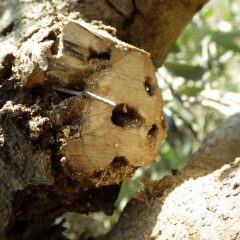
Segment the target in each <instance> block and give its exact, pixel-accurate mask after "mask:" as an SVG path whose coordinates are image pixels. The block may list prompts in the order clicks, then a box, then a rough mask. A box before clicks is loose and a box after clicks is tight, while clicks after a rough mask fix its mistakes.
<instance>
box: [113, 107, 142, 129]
mask: <svg viewBox="0 0 240 240" xmlns="http://www.w3.org/2000/svg"><path fill="white" fill-rule="evenodd" d="M111 120H112V123H113V124H115V125H117V126H119V127H139V126H141V125H142V123H143V122H144V120H143V118H142V117H141V116H140V115H139V113H138V112H137V110H136V109H135V108H133V107H129V106H128V105H127V104H119V105H117V106H116V107H115V108H114V110H113V111H112V117H111Z"/></svg>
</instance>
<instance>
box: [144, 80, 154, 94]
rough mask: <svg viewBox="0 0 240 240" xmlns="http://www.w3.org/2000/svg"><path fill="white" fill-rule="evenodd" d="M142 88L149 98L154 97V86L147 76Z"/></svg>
mask: <svg viewBox="0 0 240 240" xmlns="http://www.w3.org/2000/svg"><path fill="white" fill-rule="evenodd" d="M144 87H145V90H146V92H147V94H148V95H149V96H151V97H152V96H154V95H155V91H156V86H155V84H154V83H153V81H152V79H151V78H150V77H149V76H147V77H145V82H144Z"/></svg>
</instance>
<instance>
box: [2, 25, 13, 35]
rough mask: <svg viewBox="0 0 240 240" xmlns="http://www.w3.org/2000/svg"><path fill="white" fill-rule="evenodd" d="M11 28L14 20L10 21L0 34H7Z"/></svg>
mask: <svg viewBox="0 0 240 240" xmlns="http://www.w3.org/2000/svg"><path fill="white" fill-rule="evenodd" d="M13 29H14V22H11V23H9V24H8V25H7V26H6V27H5V28H4V29H3V30H2V31H1V32H0V34H1V35H2V36H7V35H8V34H9V33H11V32H12V31H13Z"/></svg>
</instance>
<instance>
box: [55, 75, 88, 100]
mask: <svg viewBox="0 0 240 240" xmlns="http://www.w3.org/2000/svg"><path fill="white" fill-rule="evenodd" d="M66 89H70V90H74V91H78V92H79V93H81V92H83V91H84V90H85V89H86V82H85V81H83V80H78V81H75V82H74V81H73V82H72V83H71V84H70V85H69V86H67V88H66ZM57 93H58V96H59V97H60V98H61V99H62V100H65V99H67V98H70V97H73V96H74V95H73V94H72V93H68V92H67V91H66V92H64V91H57Z"/></svg>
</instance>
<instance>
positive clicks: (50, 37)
mask: <svg viewBox="0 0 240 240" xmlns="http://www.w3.org/2000/svg"><path fill="white" fill-rule="evenodd" d="M46 40H52V41H54V42H53V44H52V46H51V47H50V51H51V54H52V55H57V53H58V48H59V38H58V33H57V32H55V31H51V32H50V33H49V34H48V35H47V36H46V37H45V38H44V39H43V41H46Z"/></svg>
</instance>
